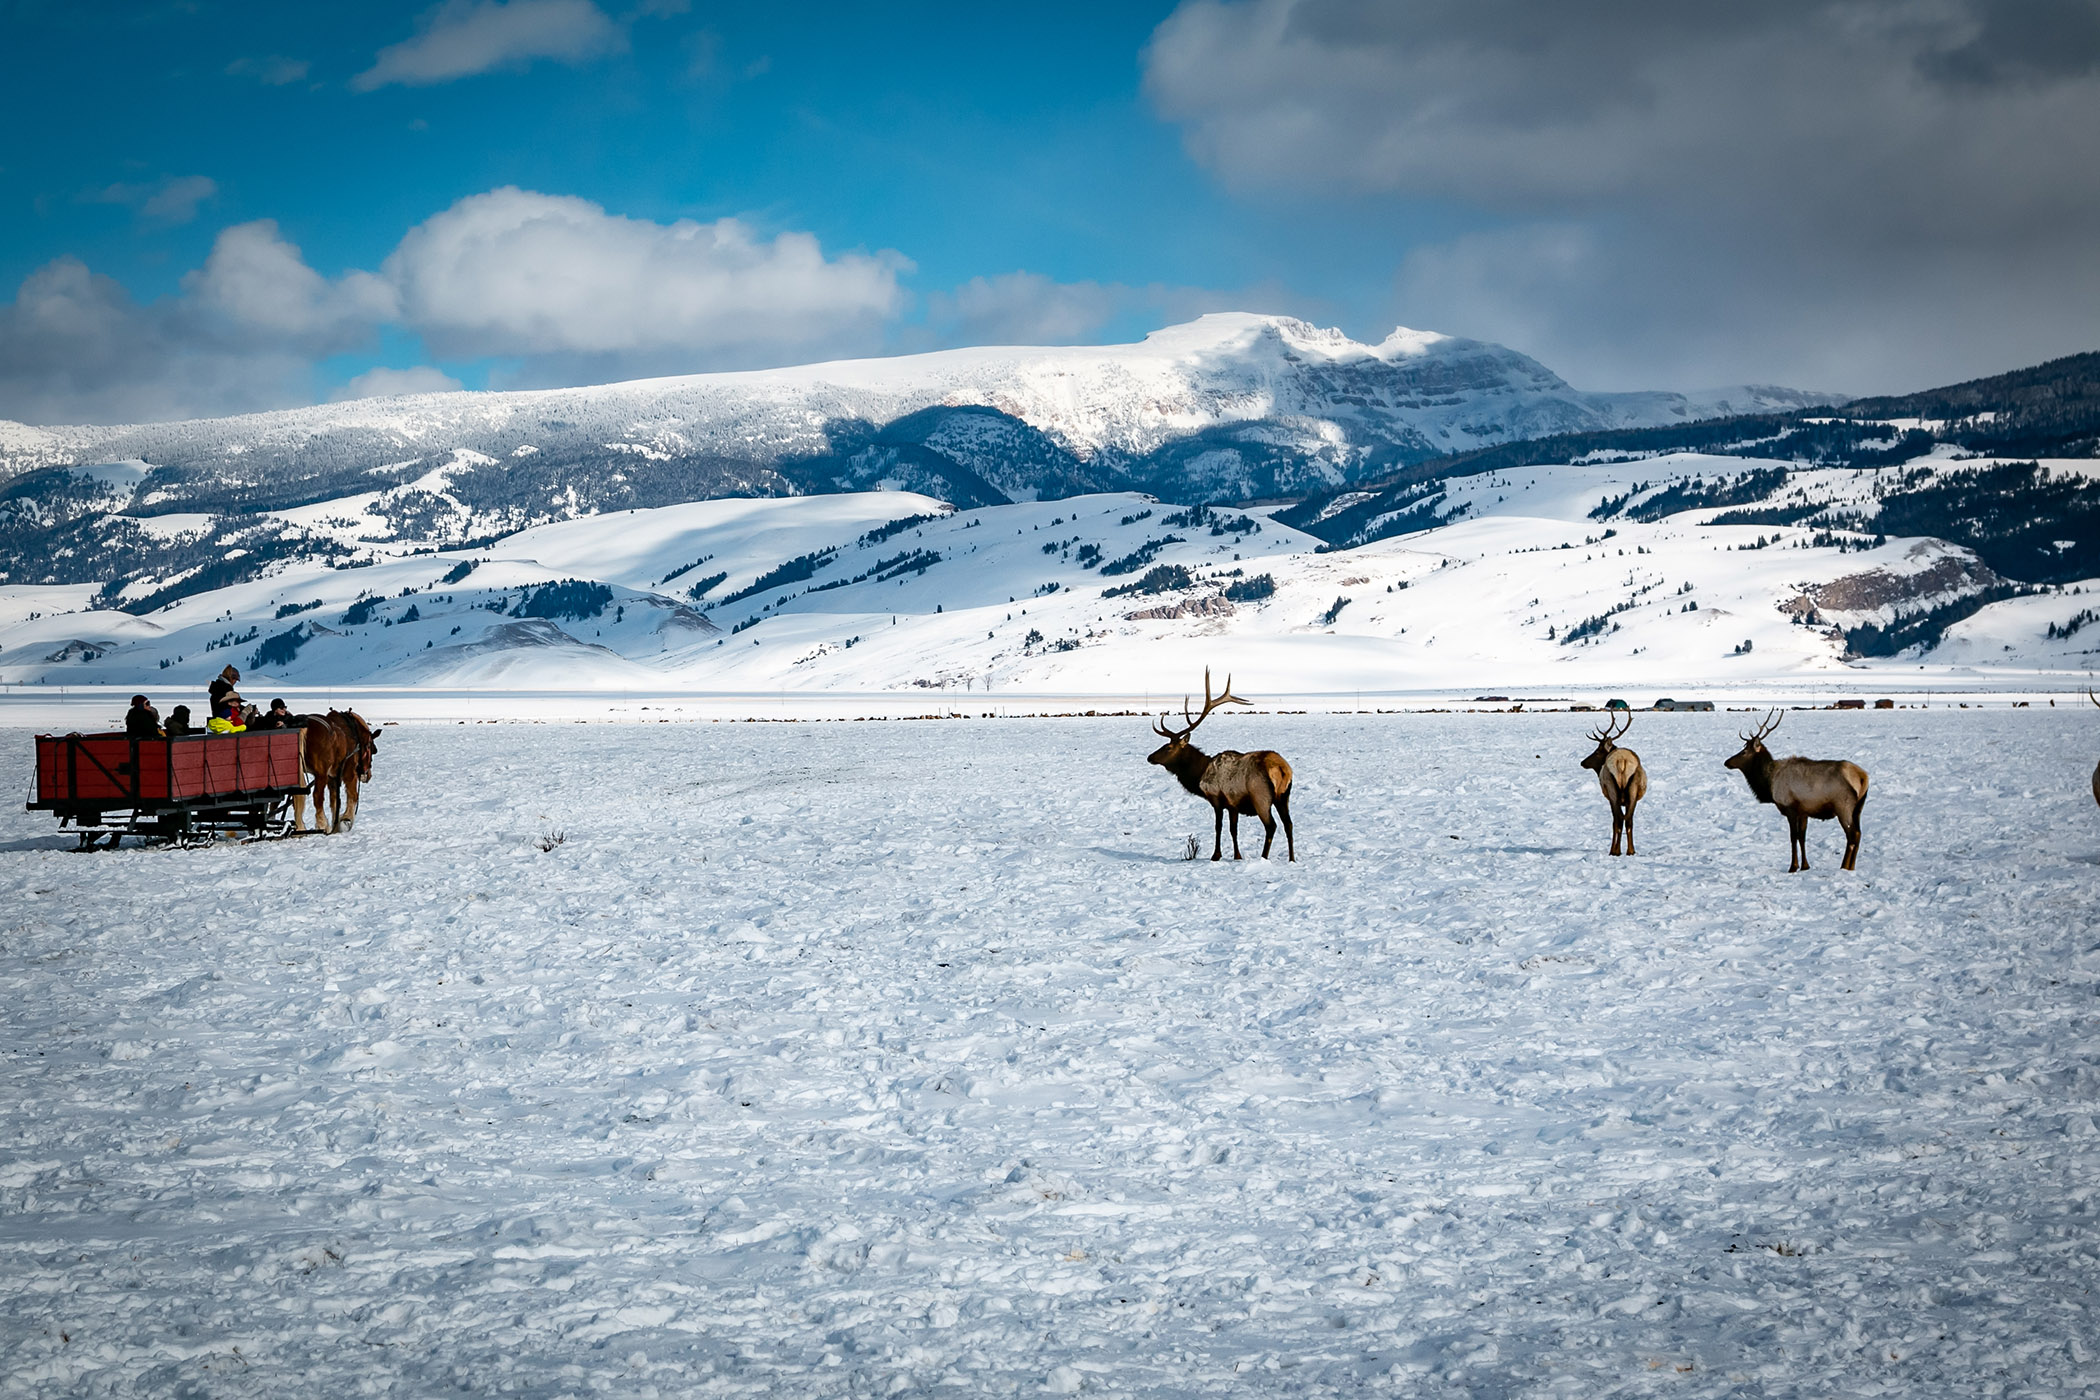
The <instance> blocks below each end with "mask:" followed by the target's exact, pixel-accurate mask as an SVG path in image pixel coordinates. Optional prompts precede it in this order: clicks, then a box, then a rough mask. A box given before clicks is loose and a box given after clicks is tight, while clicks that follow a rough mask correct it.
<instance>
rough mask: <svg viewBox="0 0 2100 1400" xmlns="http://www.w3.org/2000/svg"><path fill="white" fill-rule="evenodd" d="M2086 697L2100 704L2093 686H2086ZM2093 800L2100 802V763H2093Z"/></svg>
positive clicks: (2099, 696) (2099, 697) (2098, 696)
mask: <svg viewBox="0 0 2100 1400" xmlns="http://www.w3.org/2000/svg"><path fill="white" fill-rule="evenodd" d="M2085 698H2086V699H2088V700H2090V701H2092V702H2093V703H2094V704H2095V705H2100V695H2095V694H2093V688H2092V687H2091V686H2087V687H2086V688H2085ZM2093 801H2095V802H2100V763H2096V764H2094V765H2093Z"/></svg>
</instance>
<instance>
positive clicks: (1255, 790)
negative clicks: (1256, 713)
mask: <svg viewBox="0 0 2100 1400" xmlns="http://www.w3.org/2000/svg"><path fill="white" fill-rule="evenodd" d="M1246 703H1247V702H1246V701H1245V700H1242V699H1240V697H1239V696H1237V695H1234V694H1233V693H1232V677H1231V676H1227V677H1226V678H1225V690H1224V693H1222V694H1221V695H1219V696H1218V697H1217V699H1215V700H1213V699H1212V698H1211V694H1210V668H1208V667H1205V668H1204V671H1203V713H1202V714H1200V715H1191V714H1190V713H1189V706H1188V700H1187V698H1186V697H1184V698H1183V699H1182V702H1181V717H1182V718H1183V719H1185V720H1187V721H1188V724H1187V726H1186V727H1185V728H1182V729H1170V728H1168V727H1167V724H1166V718H1165V716H1162V717H1161V718H1160V719H1158V720H1155V721H1154V722H1153V725H1152V727H1153V728H1154V729H1155V730H1157V731H1158V732H1159V734H1160V735H1161V736H1162V737H1163V738H1165V739H1166V741H1167V742H1166V743H1164V744H1162V745H1160V746H1159V747H1158V748H1157V749H1155V750H1153V751H1152V753H1151V755H1150V756H1149V757H1147V758H1146V760H1145V761H1146V762H1147V763H1157V764H1158V765H1159V766H1160V767H1162V768H1164V769H1166V770H1167V771H1168V772H1169V773H1172V774H1173V775H1174V776H1175V777H1177V778H1179V779H1180V780H1181V785H1182V786H1183V787H1185V788H1187V789H1188V790H1189V791H1190V792H1193V793H1194V794H1196V796H1198V797H1200V798H1202V799H1203V800H1204V801H1205V802H1208V803H1209V804H1210V810H1211V851H1210V858H1211V859H1212V860H1222V859H1224V850H1225V837H1224V827H1225V817H1226V814H1227V813H1230V814H1231V815H1232V858H1233V859H1234V860H1238V859H1239V858H1240V818H1241V817H1242V816H1248V817H1259V818H1261V824H1262V829H1263V830H1264V831H1265V832H1266V833H1267V834H1266V836H1264V838H1263V839H1262V843H1261V858H1262V859H1263V860H1267V859H1268V858H1269V848H1270V847H1271V846H1273V845H1275V844H1276V818H1277V817H1281V818H1282V819H1283V839H1284V844H1285V846H1286V848H1287V849H1288V850H1289V852H1290V859H1292V860H1296V859H1297V858H1298V837H1297V834H1296V833H1295V832H1294V831H1292V830H1291V765H1290V764H1288V763H1286V762H1284V758H1283V755H1282V754H1280V753H1277V752H1275V751H1274V750H1271V749H1257V750H1256V751H1255V752H1253V753H1239V752H1237V751H1235V750H1232V749H1226V750H1224V751H1223V752H1221V753H1219V754H1216V755H1211V754H1207V753H1205V752H1203V750H1201V749H1199V748H1197V747H1196V746H1195V745H1193V744H1191V743H1190V742H1189V735H1191V734H1193V733H1195V732H1196V726H1197V725H1199V724H1201V723H1203V721H1205V720H1207V719H1209V718H1210V712H1211V711H1212V710H1215V709H1217V708H1218V706H1220V705H1244V704H1246ZM1272 812H1273V813H1274V815H1273V816H1272V815H1271V813H1272Z"/></svg>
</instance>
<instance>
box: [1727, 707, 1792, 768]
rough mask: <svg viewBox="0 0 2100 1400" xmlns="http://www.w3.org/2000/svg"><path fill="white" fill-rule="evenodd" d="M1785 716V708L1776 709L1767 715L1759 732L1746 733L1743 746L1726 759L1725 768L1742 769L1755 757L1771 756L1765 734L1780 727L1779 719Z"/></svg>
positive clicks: (1759, 727)
mask: <svg viewBox="0 0 2100 1400" xmlns="http://www.w3.org/2000/svg"><path fill="white" fill-rule="evenodd" d="M1785 718H1786V711H1784V710H1774V711H1772V712H1771V713H1770V714H1768V715H1766V716H1765V722H1764V723H1763V724H1761V725H1759V726H1758V727H1757V732H1756V733H1755V734H1745V735H1743V736H1742V737H1743V747H1742V748H1741V749H1739V750H1737V752H1736V755H1735V757H1734V758H1731V759H1728V760H1726V761H1724V762H1723V763H1722V765H1721V766H1722V767H1724V768H1735V769H1741V768H1743V767H1745V766H1746V765H1748V764H1749V763H1751V762H1752V761H1754V760H1755V759H1757V758H1758V757H1759V756H1763V757H1765V758H1770V757H1771V756H1772V754H1771V751H1770V750H1769V749H1767V748H1766V747H1765V736H1766V735H1767V734H1770V733H1771V732H1772V731H1773V730H1775V729H1777V728H1778V727H1779V721H1780V720H1782V719H1785Z"/></svg>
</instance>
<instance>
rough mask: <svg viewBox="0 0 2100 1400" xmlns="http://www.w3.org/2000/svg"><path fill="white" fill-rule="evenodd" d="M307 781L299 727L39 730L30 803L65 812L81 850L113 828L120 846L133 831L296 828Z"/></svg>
mask: <svg viewBox="0 0 2100 1400" xmlns="http://www.w3.org/2000/svg"><path fill="white" fill-rule="evenodd" d="M305 786H306V784H305V779H304V776H303V775H302V774H301V772H300V770H299V731H298V730H296V729H269V730H262V731H259V732H256V733H253V734H185V735H183V736H181V737H180V738H173V739H133V738H131V737H129V736H128V735H124V734H39V735H37V736H36V800H35V801H33V802H31V803H30V804H29V810H30V811H32V812H56V813H58V824H59V825H60V826H61V827H64V826H72V827H75V828H78V830H79V831H80V848H81V849H82V850H86V849H87V848H88V847H89V846H92V845H93V844H94V843H95V838H96V837H98V836H105V835H106V836H108V837H109V838H110V842H109V843H110V844H111V845H112V846H114V845H116V844H117V842H118V841H120V840H122V839H123V838H124V837H126V836H151V837H159V838H162V839H165V840H193V839H197V838H209V837H210V836H211V835H213V834H214V833H217V832H222V831H232V832H240V833H243V834H245V835H248V836H251V837H254V836H263V835H277V834H281V833H283V832H286V831H289V830H290V829H291V822H290V808H291V800H292V797H293V795H294V794H296V793H299V792H301V791H304V789H305Z"/></svg>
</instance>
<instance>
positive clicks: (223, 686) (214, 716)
mask: <svg viewBox="0 0 2100 1400" xmlns="http://www.w3.org/2000/svg"><path fill="white" fill-rule="evenodd" d="M240 678H241V673H240V672H239V671H236V670H234V669H233V667H231V666H228V667H227V668H226V669H225V670H223V671H221V672H219V678H218V679H217V680H215V681H213V682H212V683H211V718H210V719H207V720H206V721H205V722H204V727H205V728H206V729H207V730H209V731H210V732H211V733H213V734H240V733H243V732H244V731H246V729H247V728H248V721H247V714H246V711H245V710H244V709H243V706H244V704H245V702H244V701H243V700H242V699H241V693H240V692H239V691H238V690H235V689H234V688H233V683H234V682H235V681H237V680H239V679H240Z"/></svg>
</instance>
